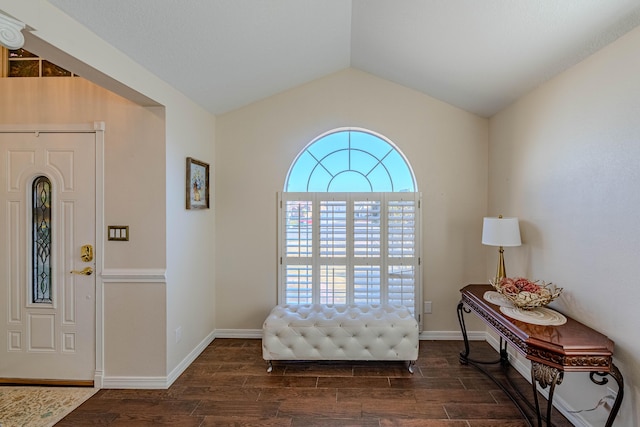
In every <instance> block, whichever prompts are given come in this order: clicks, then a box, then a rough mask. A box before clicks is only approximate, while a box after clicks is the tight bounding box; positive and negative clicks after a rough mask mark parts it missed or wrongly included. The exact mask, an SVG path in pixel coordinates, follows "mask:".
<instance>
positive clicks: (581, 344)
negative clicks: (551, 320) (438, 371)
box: [458, 285, 624, 427]
mask: <svg viewBox="0 0 640 427" xmlns="http://www.w3.org/2000/svg"><path fill="white" fill-rule="evenodd" d="M491 290H494V289H493V288H492V287H491V286H490V285H467V286H465V287H464V288H463V289H461V290H460V292H461V294H462V298H461V300H460V303H459V304H458V321H459V322H460V329H461V331H462V336H463V339H464V348H465V349H464V352H462V353H460V363H462V364H472V365H474V366H476V367H478V368H480V366H478V364H486V363H501V364H502V365H503V366H508V364H509V360H508V355H507V348H506V347H507V343H508V344H511V345H512V346H513V347H514V348H515V349H516V350H517V351H518V352H520V353H521V354H522V355H524V356H525V357H526V358H527V359H529V360H530V361H531V384H532V386H533V395H534V401H535V411H536V415H537V419H538V426H542V420H543V419H545V420H546V421H547V425H548V426H549V425H551V409H552V407H553V392H554V390H555V387H556V385H558V384H560V383H562V379H563V376H564V373H565V372H588V373H589V377H590V378H591V381H593V382H594V383H596V384H598V385H603V384H606V383H607V382H608V379H607V378H606V377H607V376H608V375H610V376H611V377H612V378H614V379H615V380H616V382H617V383H618V395H617V397H616V400H615V402H614V404H613V407H612V408H611V412H610V413H609V417H608V419H607V423H606V424H605V426H606V427H611V425H612V424H613V420H614V419H615V417H616V415H617V414H618V410H619V409H620V405H621V404H622V398H623V391H624V381H623V378H622V374H621V373H620V371H619V370H618V368H617V367H616V366H615V365H614V364H613V360H612V356H613V341H611V340H610V339H609V338H607V337H606V336H605V335H602V334H601V333H599V332H597V331H595V330H593V329H591V328H589V327H588V326H585V325H583V324H582V323H580V322H577V321H575V320H573V319H571V318H569V317H568V316H566V317H567V322H566V323H565V324H564V325H561V326H541V325H534V324H530V323H525V322H522V321H519V320H515V319H512V318H510V317H509V316H506V315H505V314H503V313H502V312H501V311H500V307H499V306H497V305H494V304H492V303H490V302H488V301H486V300H485V299H484V298H483V296H484V293H485V292H487V291H491ZM471 312H473V313H475V314H476V315H478V316H479V317H480V318H481V319H482V320H484V321H485V322H486V323H487V324H488V325H489V326H490V327H491V328H492V329H493V330H494V331H496V332H497V333H498V334H499V335H500V359H499V360H497V361H490V362H484V361H478V360H473V359H471V358H469V339H468V337H467V330H466V327H465V323H464V313H471ZM480 369H481V370H482V371H483V372H484V373H485V374H487V375H490V374H489V373H488V372H487V371H486V370H484V369H482V368H480ZM494 381H495V380H494ZM496 383H497V381H496ZM536 384H539V385H540V387H542V388H546V387H550V388H549V400H548V405H547V414H546V417H543V416H542V414H541V411H540V405H539V402H538V393H537V387H536ZM498 385H499V386H500V387H501V388H502V389H503V391H505V392H506V393H507V395H509V397H510V398H511V400H512V401H513V402H514V403H515V404H516V406H517V407H518V409H519V410H520V412H521V413H522V415H523V417H524V418H526V419H528V417H527V416H526V415H525V412H524V410H523V408H522V407H520V404H519V403H518V402H517V400H516V399H515V398H514V397H513V396H512V395H511V393H510V392H509V391H508V390H506V388H504V387H503V386H502V385H500V384H498Z"/></svg>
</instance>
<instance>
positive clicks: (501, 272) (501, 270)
mask: <svg viewBox="0 0 640 427" xmlns="http://www.w3.org/2000/svg"><path fill="white" fill-rule="evenodd" d="M498 254H499V255H498V268H497V269H496V281H495V284H496V285H497V284H499V283H500V281H501V280H502V279H504V278H505V277H507V269H506V268H505V266H504V248H503V247H502V246H500V249H498Z"/></svg>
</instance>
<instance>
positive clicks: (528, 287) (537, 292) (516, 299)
mask: <svg viewBox="0 0 640 427" xmlns="http://www.w3.org/2000/svg"><path fill="white" fill-rule="evenodd" d="M489 282H490V283H491V285H492V286H493V287H494V288H495V289H496V291H498V292H499V293H500V294H502V295H504V296H505V297H506V298H507V299H508V300H509V301H511V302H512V303H513V304H514V305H515V306H516V307H518V308H521V309H523V310H531V309H533V308H536V307H544V306H545V305H547V304H549V303H550V302H551V301H553V300H554V299H556V298H558V296H560V294H561V293H562V288H559V287H557V286H556V285H554V284H553V283H551V282H549V283H545V282H539V281H538V280H536V281H531V280H529V279H525V278H524V277H513V278H511V277H505V278H503V279H502V280H500V282H498V283H495V281H494V280H489Z"/></svg>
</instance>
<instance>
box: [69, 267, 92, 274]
mask: <svg viewBox="0 0 640 427" xmlns="http://www.w3.org/2000/svg"><path fill="white" fill-rule="evenodd" d="M71 274H80V275H82V276H91V274H93V268H91V267H85V268H84V269H83V270H71Z"/></svg>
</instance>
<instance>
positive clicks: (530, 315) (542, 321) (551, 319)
mask: <svg viewBox="0 0 640 427" xmlns="http://www.w3.org/2000/svg"><path fill="white" fill-rule="evenodd" d="M500 311H501V312H502V313H504V314H506V315H507V316H509V317H511V318H513V319H516V320H521V321H523V322H526V323H532V324H534V325H544V326H559V325H564V324H565V323H567V318H566V317H564V315H563V314H561V313H558V312H557V311H555V310H551V309H550V308H547V307H536V308H533V309H531V310H523V309H521V308H517V307H500Z"/></svg>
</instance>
